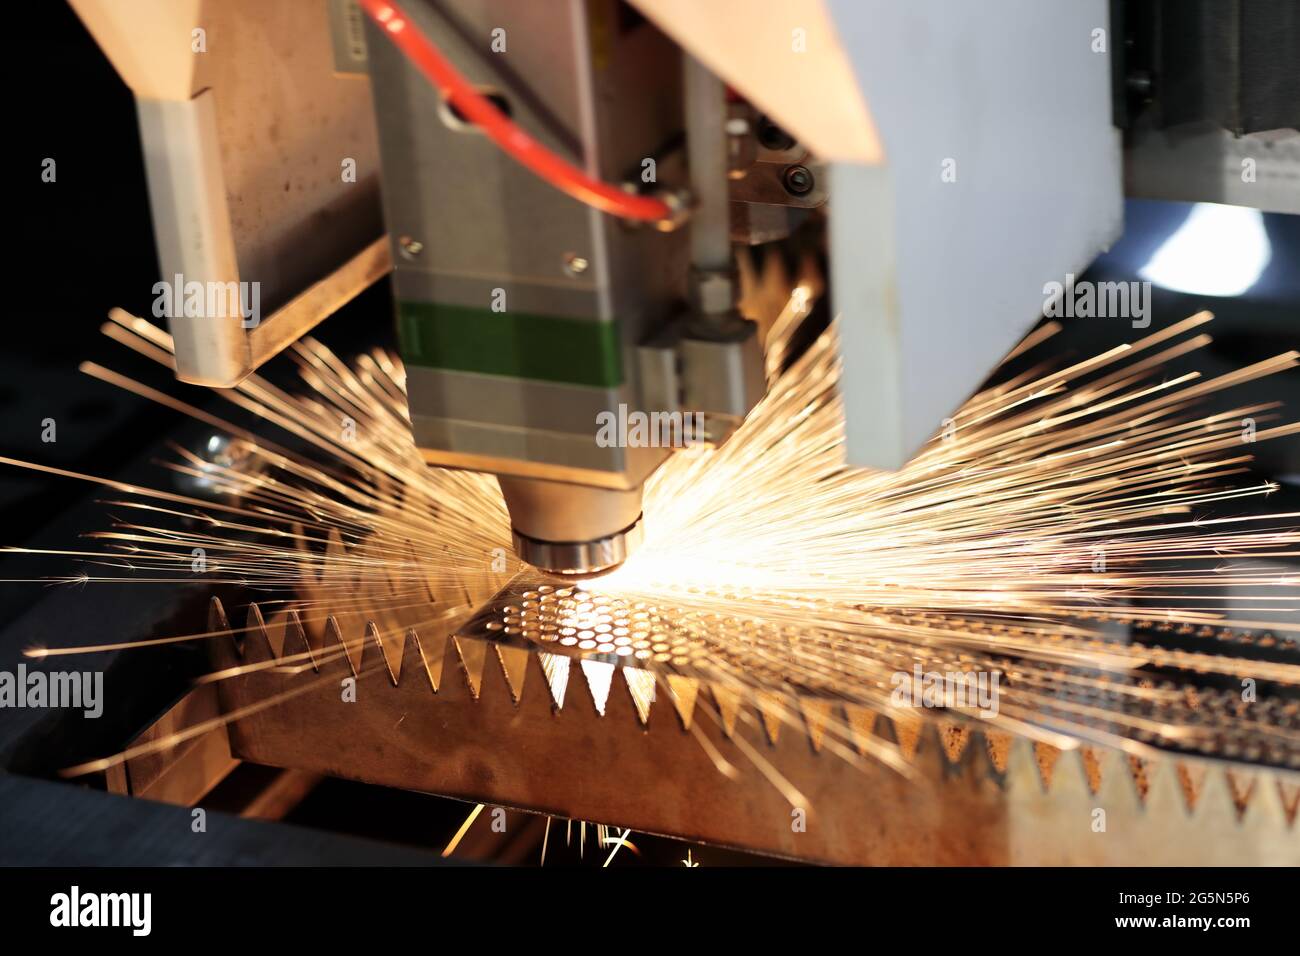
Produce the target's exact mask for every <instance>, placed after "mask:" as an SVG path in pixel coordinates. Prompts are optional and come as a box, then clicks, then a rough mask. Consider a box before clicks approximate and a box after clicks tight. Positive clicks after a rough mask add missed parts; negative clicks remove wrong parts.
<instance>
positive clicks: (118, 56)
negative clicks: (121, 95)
mask: <svg viewBox="0 0 1300 956" xmlns="http://www.w3.org/2000/svg"><path fill="white" fill-rule="evenodd" d="M68 2H69V3H70V4H71V5H72V9H73V10H75V11H76V14H77V16H79V17H80V18H81V22H82V23H84V24H85V25H86V29H87V30H89V31H90V35H91V36H93V37H94V38H95V42H96V43H98V44H99V48H100V49H101V50H103V51H104V55H105V56H107V57H108V59H109V62H110V63H112V64H113V68H114V69H116V70H117V72H118V73H119V74H120V75H121V77H122V79H123V80H124V81H125V82H126V85H127V86H129V87H131V89H132V90H133V91H134V92H135V95H136V96H139V97H143V98H145V99H153V100H187V99H189V98H190V97H191V96H193V95H194V93H195V92H196V91H197V90H198V89H199V87H198V86H197V85H196V83H195V76H194V73H195V68H196V66H197V63H196V54H195V53H194V34H193V31H194V29H195V27H197V26H198V25H199V8H200V6H201V3H200V0H68Z"/></svg>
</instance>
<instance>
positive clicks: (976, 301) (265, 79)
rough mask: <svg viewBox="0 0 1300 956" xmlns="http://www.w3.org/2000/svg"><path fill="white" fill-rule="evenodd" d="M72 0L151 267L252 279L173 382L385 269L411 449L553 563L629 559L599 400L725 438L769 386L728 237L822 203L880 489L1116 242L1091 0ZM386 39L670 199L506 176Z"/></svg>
mask: <svg viewBox="0 0 1300 956" xmlns="http://www.w3.org/2000/svg"><path fill="white" fill-rule="evenodd" d="M73 6H74V7H75V8H76V10H77V11H78V13H79V14H80V16H81V17H82V19H83V20H84V22H85V23H86V25H87V26H88V27H89V28H90V30H91V31H92V33H93V34H94V35H95V36H96V38H97V39H98V40H99V42H100V43H101V45H102V46H103V48H104V50H105V51H106V52H107V53H108V55H109V57H110V58H111V59H112V61H113V63H114V64H115V66H116V67H117V69H118V70H119V72H120V73H121V74H122V77H123V78H124V79H125V80H126V82H127V83H128V84H130V86H131V87H132V89H133V90H134V91H135V93H136V97H137V105H138V113H139V126H140V135H141V138H142V141H143V143H144V152H145V159H146V163H147V167H148V178H149V184H150V197H151V204H152V207H153V216H154V222H155V228H156V234H157V243H158V253H159V258H160V262H161V265H162V273H163V275H164V276H173V275H180V276H184V277H185V279H186V280H187V281H188V280H198V281H201V282H214V281H215V282H223V283H225V282H245V283H247V282H255V283H259V285H260V292H261V302H262V304H263V307H264V309H265V310H266V312H267V314H266V315H265V317H263V318H261V319H260V320H259V321H258V323H257V324H256V326H255V327H251V328H250V327H246V326H247V325H248V324H249V323H247V322H241V321H234V320H233V319H235V318H239V316H234V317H231V320H223V319H222V317H220V316H218V317H215V318H214V317H211V316H205V317H183V316H182V317H178V318H173V319H172V320H171V323H170V324H171V332H172V334H173V336H174V337H175V341H176V350H177V374H178V376H179V377H180V378H182V379H183V380H185V381H189V382H196V383H202V384H206V385H212V386H229V385H232V384H234V383H236V382H238V381H239V380H240V379H241V378H242V377H243V376H245V375H247V374H248V373H250V372H251V371H252V370H253V369H255V368H257V367H258V366H259V365H260V364H261V363H262V362H264V361H266V360H267V359H268V358H269V357H271V356H272V355H274V354H276V353H277V352H278V351H280V350H281V349H282V348H283V347H284V346H285V345H286V344H287V343H289V342H291V341H293V340H294V339H296V338H297V337H299V336H300V335H302V334H304V333H305V332H306V331H308V330H309V329H311V328H312V327H313V326H314V325H315V324H316V323H318V322H319V321H321V320H322V319H323V318H324V317H325V316H327V315H328V314H330V313H331V312H332V311H333V310H334V309H336V308H337V307H338V305H339V304H340V303H341V302H344V301H346V300H347V299H348V298H350V297H352V296H354V295H355V294H356V293H358V292H359V291H360V290H361V289H363V288H365V287H366V286H367V285H369V284H371V283H373V282H375V281H377V280H378V279H379V278H380V277H381V276H382V275H383V274H384V273H385V272H386V271H388V270H389V269H390V268H391V269H392V274H393V275H392V283H393V291H394V298H395V300H396V321H397V327H398V330H399V337H400V343H401V352H402V357H403V360H404V362H405V364H406V370H407V390H408V393H409V398H410V408H411V424H412V430H413V433H414V436H415V440H416V442H417V443H418V445H419V447H420V448H421V449H422V450H423V452H424V455H425V457H426V459H427V461H428V462H429V463H430V464H432V465H441V466H448V467H460V468H472V469H475V470H481V471H487V472H491V473H494V474H496V475H497V476H498V477H499V480H500V484H501V489H502V492H503V494H504V496H505V499H506V502H507V504H508V506H509V509H510V514H511V518H512V521H513V524H514V529H515V533H516V546H517V549H518V551H519V553H520V555H521V556H522V557H523V558H524V559H526V560H527V561H529V562H530V563H533V564H535V565H538V566H539V567H542V568H544V569H548V570H552V571H561V572H579V573H585V572H592V571H597V570H600V569H602V568H606V567H609V566H612V565H615V564H617V563H619V562H620V561H621V560H622V559H623V557H624V556H625V555H626V554H627V552H628V550H629V548H631V547H632V546H633V544H634V541H635V539H636V536H637V534H638V522H639V520H640V514H641V503H640V499H641V488H642V486H643V485H644V482H645V480H646V478H647V477H648V476H649V475H650V474H651V473H652V472H653V471H654V469H655V468H656V467H657V466H658V465H659V464H660V463H661V462H662V461H663V460H664V458H665V457H666V455H667V454H668V451H667V450H665V449H661V448H644V447H640V448H628V447H623V446H621V445H613V446H611V447H602V446H601V445H598V444H597V443H596V442H595V441H594V433H595V422H596V420H597V416H598V414H599V413H601V412H602V411H617V410H618V408H619V407H620V406H625V407H627V408H632V409H639V410H642V411H646V412H652V411H661V410H662V411H681V410H686V411H693V412H701V413H704V414H705V415H706V417H707V420H708V421H709V422H710V424H709V426H708V430H709V432H710V436H709V437H710V438H712V439H713V440H715V441H720V440H723V439H725V437H726V436H727V434H728V433H729V432H730V431H731V430H732V429H733V428H734V426H735V424H736V423H737V422H738V421H739V420H740V419H742V418H743V417H744V416H745V415H746V413H747V412H748V411H749V410H750V409H751V408H752V407H753V406H754V404H755V403H756V402H757V401H758V400H759V398H760V397H761V396H762V394H763V391H764V386H765V382H764V372H763V359H762V353H761V345H760V341H759V336H758V331H757V329H756V327H755V324H754V323H753V322H752V321H747V320H746V319H745V317H743V316H742V315H740V313H739V312H738V311H737V288H738V284H737V280H736V276H735V265H734V262H735V260H734V255H733V244H734V243H756V242H767V241H772V240H775V239H779V238H782V237H784V236H786V235H788V234H789V232H790V230H791V227H792V224H794V223H796V222H797V221H798V220H799V219H800V218H802V217H806V216H808V215H809V211H810V210H814V209H818V208H819V207H820V209H821V210H822V211H826V212H829V221H830V228H829V250H830V271H831V288H832V300H831V301H832V308H833V311H834V313H835V314H836V315H838V316H839V317H840V333H841V336H842V341H843V359H844V363H845V367H846V374H845V383H846V384H845V387H844V396H845V401H846V405H847V409H848V425H847V429H848V430H847V456H848V460H849V462H850V463H851V464H855V465H865V466H873V467H879V468H891V469H892V468H897V467H899V466H900V465H902V464H903V463H904V462H906V461H907V459H908V458H909V457H910V456H911V455H912V454H913V453H914V452H915V451H916V450H917V449H918V447H919V446H920V444H921V443H922V442H923V441H924V440H925V439H926V438H927V437H928V436H929V435H931V434H932V433H934V432H935V431H936V430H937V429H938V428H939V427H940V425H941V422H942V420H943V419H944V417H945V416H946V415H948V414H949V413H951V412H952V411H953V410H954V409H955V408H956V407H957V406H958V405H959V404H960V402H961V401H962V400H963V399H964V398H965V397H966V396H967V395H969V394H970V393H971V392H972V390H974V389H975V388H976V386H978V385H979V384H980V382H981V381H982V379H983V378H984V376H985V375H986V374H987V373H988V371H989V369H990V368H991V367H993V365H994V364H995V363H996V361H997V360H998V359H999V358H1000V357H1001V356H1002V355H1004V354H1005V353H1006V351H1007V350H1008V349H1009V348H1010V347H1011V345H1013V344H1014V342H1015V341H1016V340H1017V338H1018V337H1019V336H1020V335H1021V334H1023V332H1024V331H1025V330H1026V328H1027V327H1028V326H1029V325H1030V324H1031V323H1032V322H1033V321H1034V320H1035V319H1036V318H1037V316H1038V315H1039V312H1040V311H1041V307H1042V298H1043V296H1042V286H1043V284H1044V282H1046V281H1049V280H1051V279H1053V278H1059V277H1061V276H1064V275H1066V274H1068V273H1076V272H1079V271H1082V270H1083V268H1084V267H1085V266H1086V265H1087V264H1088V263H1089V262H1090V261H1091V259H1092V258H1093V256H1094V255H1095V254H1096V253H1097V252H1098V251H1099V250H1100V249H1102V248H1103V247H1105V246H1106V245H1107V244H1108V243H1109V242H1110V241H1111V240H1112V239H1114V238H1115V237H1116V236H1117V235H1118V233H1119V231H1120V228H1121V162H1120V141H1119V133H1118V131H1117V130H1116V128H1115V126H1114V125H1113V115H1112V87H1113V83H1112V75H1111V73H1112V68H1113V63H1114V58H1113V57H1111V56H1109V55H1106V54H1107V50H1108V47H1107V45H1106V44H1107V42H1110V41H1109V40H1108V33H1107V31H1108V30H1109V29H1110V27H1109V20H1108V12H1107V4H1106V3H1105V2H1104V0H1087V2H1073V3H1064V4H1052V3H1048V4H1043V3H1035V2H1029V0H1021V2H1002V3H996V4H991V5H990V4H981V5H979V6H978V8H977V7H976V6H974V5H943V4H937V3H919V4H898V3H893V2H885V0H881V2H849V0H842V2H841V0H829V2H822V0H771V2H759V3H754V2H752V0H720V2H712V3H708V4H698V3H690V2H686V0H636V2H634V3H631V4H628V3H619V2H614V0H554V2H540V3H538V2H517V0H439V2H430V0H406V2H404V3H401V4H393V5H387V6H385V5H381V4H373V3H367V4H363V5H361V6H358V4H357V3H356V2H355V0H340V2H330V3H324V2H320V3H317V2H278V3H264V2H255V0H226V2H221V3H216V2H212V0H187V2H179V3H175V2H162V0H157V2H144V3H137V4H123V3H119V2H115V0H73ZM362 6H364V7H366V8H367V9H368V11H369V14H370V15H367V14H366V12H365V11H363V10H362ZM381 18H382V19H381ZM1098 31H1100V32H1098ZM406 41H411V42H423V43H425V44H427V46H428V48H430V49H432V50H433V51H434V55H435V56H436V57H438V58H439V59H440V60H442V61H444V62H445V64H446V65H447V66H448V68H449V69H450V70H451V71H452V72H453V73H455V74H458V75H459V76H460V77H461V78H462V79H463V80H464V81H465V82H466V84H467V85H469V86H470V87H471V88H472V89H473V90H474V91H476V92H478V93H480V94H481V95H482V96H483V97H485V98H486V101H487V102H488V103H489V104H490V108H491V109H492V110H494V111H495V112H496V113H497V114H498V115H499V116H500V117H501V118H502V119H503V120H504V121H505V122H506V123H508V124H510V126H509V129H508V133H509V135H511V136H515V135H518V136H524V137H527V138H530V139H531V140H532V141H533V142H534V143H535V144H538V145H540V147H541V148H542V149H543V150H545V151H547V152H549V153H551V154H553V155H556V156H558V157H561V159H562V161H563V162H565V163H567V164H569V165H571V167H573V168H575V169H577V170H578V171H580V172H581V173H582V174H585V176H586V177H589V179H590V180H595V181H599V182H601V183H603V184H606V185H608V186H612V187H614V188H615V189H619V190H626V192H627V194H628V196H629V197H646V198H650V199H657V200H659V201H661V202H662V204H663V207H664V210H665V212H664V213H663V214H662V215H660V217H659V218H658V219H657V221H656V220H654V219H651V220H650V221H646V219H647V218H648V217H645V216H643V217H642V218H641V219H640V220H635V219H630V218H628V217H627V213H626V212H625V210H623V209H622V208H621V207H620V206H619V204H618V202H617V201H616V200H615V201H614V202H613V203H612V204H607V205H606V206H605V210H604V211H602V210H601V209H600V208H593V206H592V205H591V204H590V203H591V202H593V201H594V200H593V199H592V198H591V197H590V196H587V197H584V196H582V195H580V193H581V189H582V188H585V187H583V186H581V185H579V186H577V187H573V186H572V184H571V183H570V184H569V186H567V187H566V185H565V182H566V181H565V180H564V178H563V177H560V178H558V179H557V178H556V175H555V174H545V173H543V174H540V175H539V173H538V172H537V170H536V169H535V168H529V167H528V166H526V165H524V164H522V163H521V162H520V161H519V157H518V156H513V155H511V154H510V153H511V151H510V149H509V148H503V147H502V146H501V145H500V144H499V143H498V142H497V141H495V140H494V139H493V137H492V136H490V135H487V134H485V132H484V127H483V126H482V125H481V124H478V123H475V122H473V121H471V120H470V119H468V118H467V117H466V116H465V115H464V111H463V110H462V109H460V108H459V107H458V105H457V103H456V101H455V95H452V94H448V95H444V94H445V93H447V90H448V89H449V88H448V87H445V86H444V87H442V88H439V87H438V86H437V85H436V81H431V79H430V77H429V76H428V75H426V74H425V73H423V72H422V71H421V68H420V67H419V66H418V65H417V64H416V63H415V62H414V61H413V60H412V59H411V57H410V56H409V55H408V54H407V53H404V52H403V49H402V44H403V43H404V42H406ZM1008 156H1014V157H1016V160H1015V161H1014V162H1007V161H1006V157H1008ZM548 176H549V179H548ZM557 183H558V188H557ZM566 190H567V191H566ZM575 195H576V196H577V198H575ZM828 199H829V203H828V202H827V200H828ZM381 200H382V216H381V213H380V205H379V204H380V201H381ZM596 205H597V206H599V205H600V202H599V201H596ZM385 230H386V234H385ZM954 316H958V318H957V319H956V320H954Z"/></svg>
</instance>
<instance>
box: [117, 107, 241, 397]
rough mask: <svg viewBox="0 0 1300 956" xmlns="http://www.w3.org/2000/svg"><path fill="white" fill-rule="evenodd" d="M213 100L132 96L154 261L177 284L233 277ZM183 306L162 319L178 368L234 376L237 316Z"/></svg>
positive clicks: (196, 376)
mask: <svg viewBox="0 0 1300 956" xmlns="http://www.w3.org/2000/svg"><path fill="white" fill-rule="evenodd" d="M215 99H216V98H215V96H214V95H213V94H212V91H210V90H208V91H205V92H203V93H202V94H200V95H199V96H196V97H195V98H194V99H192V100H191V99H185V100H167V99H163V100H151V99H139V98H137V99H136V112H137V115H138V118H139V122H140V139H141V142H142V145H143V147H144V165H145V172H146V173H147V179H148V183H149V207H150V209H151V210H152V212H153V229H154V240H155V242H156V244H157V246H158V264H159V266H160V267H161V269H162V276H163V281H164V282H167V283H172V282H173V281H174V277H175V276H178V275H179V276H181V280H180V283H181V284H182V285H183V284H184V283H186V282H189V281H199V282H221V283H227V282H238V281H239V266H238V264H237V263H236V261H235V244H234V242H233V240H232V239H231V234H230V213H229V208H228V206H227V204H226V188H225V184H224V181H223V178H222V170H221V163H220V162H219V161H218V154H217V150H216V148H215V143H216V135H217V120H216V103H215ZM225 304H226V305H230V304H231V303H229V302H228V301H227V302H226V303H225ZM183 311H184V310H183V307H181V308H175V309H174V312H175V314H174V315H172V316H170V317H169V319H168V326H169V327H170V330H171V333H172V336H173V338H174V339H175V340H176V355H177V373H178V374H179V375H180V376H181V377H182V378H184V379H185V380H186V381H191V382H195V383H198V384H203V385H225V384H229V383H231V382H234V381H238V379H239V378H241V377H242V376H243V373H244V369H243V366H244V364H245V362H246V356H247V347H246V345H245V343H244V329H243V325H242V317H241V316H240V315H239V314H238V313H232V314H228V315H201V316H186V315H184V314H183Z"/></svg>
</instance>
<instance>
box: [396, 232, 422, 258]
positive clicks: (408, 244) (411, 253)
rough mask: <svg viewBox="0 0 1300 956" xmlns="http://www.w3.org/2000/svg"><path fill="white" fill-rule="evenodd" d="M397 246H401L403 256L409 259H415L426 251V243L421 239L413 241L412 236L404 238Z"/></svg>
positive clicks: (399, 240) (398, 241)
mask: <svg viewBox="0 0 1300 956" xmlns="http://www.w3.org/2000/svg"><path fill="white" fill-rule="evenodd" d="M397 244H398V245H399V246H401V249H402V255H403V256H405V257H406V258H408V259H414V258H415V257H416V256H418V255H419V254H420V253H421V252H423V251H424V243H422V242H421V241H420V240H419V239H412V238H411V237H410V236H402V237H401V238H400V239H398V240H397Z"/></svg>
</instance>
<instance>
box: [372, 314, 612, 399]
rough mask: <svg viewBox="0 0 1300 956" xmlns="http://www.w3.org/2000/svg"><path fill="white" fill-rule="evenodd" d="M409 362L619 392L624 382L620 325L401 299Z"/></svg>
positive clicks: (404, 354) (405, 353)
mask: <svg viewBox="0 0 1300 956" xmlns="http://www.w3.org/2000/svg"><path fill="white" fill-rule="evenodd" d="M397 332H398V339H399V341H400V343H401V350H402V360H403V361H405V362H407V363H408V364H411V365H424V366H426V367H428V368H443V369H452V370H455V371H458V372H480V373H482V374H485V375H505V376H509V377H511V378H531V379H540V380H542V381H546V382H567V383H569V384H573V385H597V386H603V387H606V388H614V387H617V386H619V385H621V384H623V361H622V348H621V343H620V342H619V335H618V323H616V322H600V321H593V320H589V319H570V318H559V317H556V316H553V315H532V314H529V313H525V312H493V311H492V310H491V309H476V308H472V307H469V306H460V305H442V304H439V303H433V302H399V303H398V304H397Z"/></svg>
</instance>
